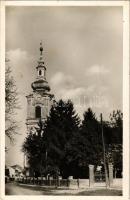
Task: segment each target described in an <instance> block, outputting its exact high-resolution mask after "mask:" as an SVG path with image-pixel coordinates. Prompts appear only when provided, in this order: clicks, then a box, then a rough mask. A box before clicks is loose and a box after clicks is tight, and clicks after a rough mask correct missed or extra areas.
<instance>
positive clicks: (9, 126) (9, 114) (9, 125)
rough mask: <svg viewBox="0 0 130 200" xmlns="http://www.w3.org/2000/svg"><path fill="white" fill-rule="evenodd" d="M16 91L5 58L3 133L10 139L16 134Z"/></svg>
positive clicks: (17, 106) (17, 107)
mask: <svg viewBox="0 0 130 200" xmlns="http://www.w3.org/2000/svg"><path fill="white" fill-rule="evenodd" d="M19 108H20V107H19V105H18V92H17V87H16V84H15V80H14V78H13V76H12V71H11V67H10V66H9V61H8V60H6V68H5V122H6V127H5V135H6V136H7V137H8V138H9V139H10V140H11V141H13V140H14V135H15V134H18V123H17V121H16V119H15V115H16V110H17V109H19Z"/></svg>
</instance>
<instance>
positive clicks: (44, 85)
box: [32, 41, 50, 91]
mask: <svg viewBox="0 0 130 200" xmlns="http://www.w3.org/2000/svg"><path fill="white" fill-rule="evenodd" d="M39 50H40V58H39V60H38V66H37V67H36V69H37V80H36V81H35V82H33V83H32V88H33V90H46V91H50V87H49V85H48V82H47V81H46V67H45V65H44V60H43V46H42V41H41V42H40V48H39Z"/></svg>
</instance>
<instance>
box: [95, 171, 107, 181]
mask: <svg viewBox="0 0 130 200" xmlns="http://www.w3.org/2000/svg"><path fill="white" fill-rule="evenodd" d="M94 179H95V182H96V183H101V182H105V173H104V172H97V171H96V172H95V176H94Z"/></svg>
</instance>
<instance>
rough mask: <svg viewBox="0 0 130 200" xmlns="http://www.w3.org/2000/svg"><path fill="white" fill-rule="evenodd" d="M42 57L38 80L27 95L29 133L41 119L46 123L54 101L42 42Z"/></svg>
mask: <svg viewBox="0 0 130 200" xmlns="http://www.w3.org/2000/svg"><path fill="white" fill-rule="evenodd" d="M39 50H40V57H39V60H38V65H37V66H36V74H37V75H36V80H35V81H34V82H33V83H32V84H31V87H32V90H33V91H32V93H31V94H29V95H27V96H26V98H27V119H26V125H27V133H30V131H35V128H37V127H38V122H39V120H42V122H43V123H44V122H45V120H46V119H47V116H48V115H49V111H50V108H51V106H52V105H53V103H54V95H53V94H51V93H50V90H51V89H50V86H49V84H48V82H47V80H46V66H45V63H44V60H43V46H42V42H41V43H40V48H39Z"/></svg>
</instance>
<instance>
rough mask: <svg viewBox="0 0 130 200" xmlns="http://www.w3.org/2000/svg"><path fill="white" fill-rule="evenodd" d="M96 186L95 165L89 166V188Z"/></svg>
mask: <svg viewBox="0 0 130 200" xmlns="http://www.w3.org/2000/svg"><path fill="white" fill-rule="evenodd" d="M93 185H94V165H89V187H93Z"/></svg>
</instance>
